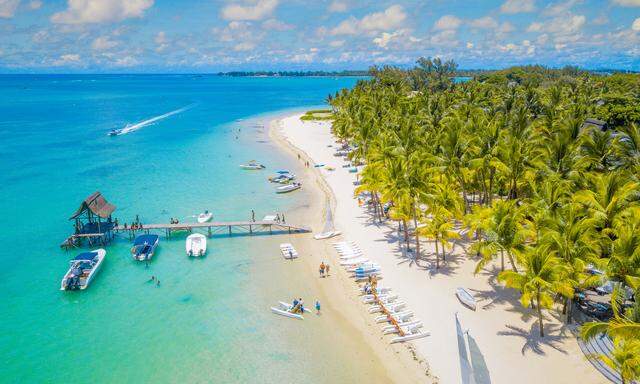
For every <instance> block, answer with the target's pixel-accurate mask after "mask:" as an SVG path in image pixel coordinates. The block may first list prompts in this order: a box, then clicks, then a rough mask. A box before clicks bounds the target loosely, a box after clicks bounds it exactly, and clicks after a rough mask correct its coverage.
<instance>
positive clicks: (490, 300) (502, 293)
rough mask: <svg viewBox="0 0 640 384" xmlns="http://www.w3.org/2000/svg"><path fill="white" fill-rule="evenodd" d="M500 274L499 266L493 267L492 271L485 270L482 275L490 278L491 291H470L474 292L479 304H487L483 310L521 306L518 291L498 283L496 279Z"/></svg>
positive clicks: (488, 281)
mask: <svg viewBox="0 0 640 384" xmlns="http://www.w3.org/2000/svg"><path fill="white" fill-rule="evenodd" d="M499 272H500V271H499V268H498V267H497V266H492V267H491V269H483V270H482V271H481V272H480V275H481V276H488V280H487V283H488V284H489V289H486V290H482V289H470V290H471V291H472V292H474V297H475V298H476V300H478V302H480V303H486V304H484V305H483V306H482V309H492V308H494V307H495V306H496V305H503V304H511V305H512V306H513V307H517V306H518V305H520V301H519V300H518V297H517V293H516V291H514V290H513V289H510V288H506V287H504V286H503V285H502V284H500V283H498V280H497V278H496V277H497V276H498V273H499Z"/></svg>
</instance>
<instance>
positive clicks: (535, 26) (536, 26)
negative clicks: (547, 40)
mask: <svg viewBox="0 0 640 384" xmlns="http://www.w3.org/2000/svg"><path fill="white" fill-rule="evenodd" d="M542 28H544V24H543V23H540V22H537V21H534V22H533V23H531V24H529V27H527V32H540V31H542Z"/></svg>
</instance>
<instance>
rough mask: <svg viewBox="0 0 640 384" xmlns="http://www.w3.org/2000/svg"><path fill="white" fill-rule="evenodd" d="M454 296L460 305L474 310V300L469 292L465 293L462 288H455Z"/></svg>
mask: <svg viewBox="0 0 640 384" xmlns="http://www.w3.org/2000/svg"><path fill="white" fill-rule="evenodd" d="M456 296H458V299H459V300H460V302H462V304H464V305H466V306H467V307H469V308H470V309H473V310H474V311H475V310H476V299H475V298H474V297H473V295H472V294H471V292H469V291H467V290H466V289H464V288H456Z"/></svg>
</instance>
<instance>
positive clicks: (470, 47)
mask: <svg viewBox="0 0 640 384" xmlns="http://www.w3.org/2000/svg"><path fill="white" fill-rule="evenodd" d="M472 48H473V43H472V42H470V41H467V49H472Z"/></svg>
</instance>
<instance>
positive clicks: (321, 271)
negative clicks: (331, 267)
mask: <svg viewBox="0 0 640 384" xmlns="http://www.w3.org/2000/svg"><path fill="white" fill-rule="evenodd" d="M324 268H325V267H324V261H323V262H322V263H320V277H324Z"/></svg>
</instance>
